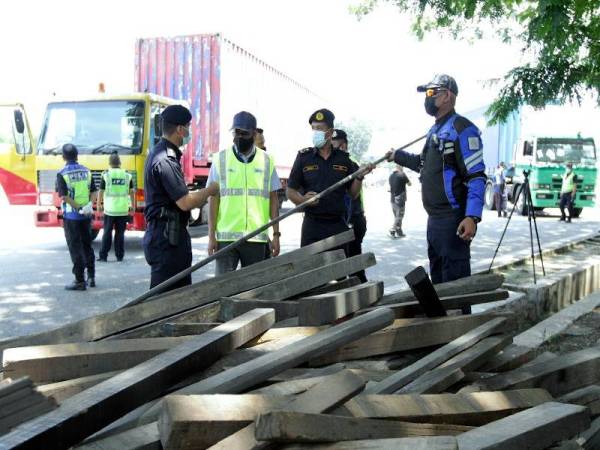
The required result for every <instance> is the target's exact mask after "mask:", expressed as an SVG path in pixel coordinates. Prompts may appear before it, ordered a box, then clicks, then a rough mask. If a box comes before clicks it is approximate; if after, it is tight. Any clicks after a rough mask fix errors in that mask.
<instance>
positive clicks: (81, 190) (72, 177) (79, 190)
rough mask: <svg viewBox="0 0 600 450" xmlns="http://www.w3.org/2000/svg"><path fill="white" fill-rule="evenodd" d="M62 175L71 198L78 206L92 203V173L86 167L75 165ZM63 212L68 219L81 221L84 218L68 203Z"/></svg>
mask: <svg viewBox="0 0 600 450" xmlns="http://www.w3.org/2000/svg"><path fill="white" fill-rule="evenodd" d="M61 175H62V177H63V180H65V184H66V185H67V189H68V191H69V197H71V198H72V199H73V200H74V201H75V203H77V204H78V205H81V206H84V205H87V204H88V203H89V201H90V186H91V184H92V173H91V172H90V171H89V170H88V169H87V168H86V167H84V166H81V165H79V164H75V165H68V166H67V167H65V170H64V171H63V172H62V173H61ZM63 211H64V216H65V218H67V219H81V218H82V217H83V216H82V215H81V214H79V212H77V211H76V210H74V209H73V207H72V206H71V205H69V204H68V203H67V202H63Z"/></svg>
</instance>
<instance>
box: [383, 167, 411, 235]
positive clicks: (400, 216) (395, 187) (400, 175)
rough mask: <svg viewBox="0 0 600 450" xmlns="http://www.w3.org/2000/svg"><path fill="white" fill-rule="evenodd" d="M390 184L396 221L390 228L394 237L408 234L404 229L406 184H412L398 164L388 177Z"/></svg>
mask: <svg viewBox="0 0 600 450" xmlns="http://www.w3.org/2000/svg"><path fill="white" fill-rule="evenodd" d="M388 182H389V184H390V197H391V198H390V201H391V203H392V212H393V213H394V223H393V225H392V228H391V229H390V236H391V237H392V238H393V239H396V238H403V237H404V236H406V235H405V234H404V232H403V231H402V221H403V220H404V211H405V206H406V197H407V196H406V186H407V185H408V186H410V180H409V179H408V177H407V176H406V174H405V173H404V170H402V166H401V165H399V164H396V170H394V171H393V172H392V174H391V175H390V178H389V179H388Z"/></svg>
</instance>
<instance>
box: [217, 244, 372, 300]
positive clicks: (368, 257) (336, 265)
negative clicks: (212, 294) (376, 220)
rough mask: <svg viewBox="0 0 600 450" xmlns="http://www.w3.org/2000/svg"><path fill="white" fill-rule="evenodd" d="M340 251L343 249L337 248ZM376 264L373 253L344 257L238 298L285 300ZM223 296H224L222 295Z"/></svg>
mask: <svg viewBox="0 0 600 450" xmlns="http://www.w3.org/2000/svg"><path fill="white" fill-rule="evenodd" d="M337 251H338V252H339V251H341V252H342V253H343V251H342V250H337ZM374 265H375V255H374V254H373V253H363V254H362V255H357V256H353V257H351V258H346V259H342V260H341V261H337V262H333V263H331V264H327V265H325V266H322V267H318V268H314V269H312V270H307V271H305V272H304V273H301V274H299V275H295V276H292V277H289V278H286V279H284V280H281V281H277V282H275V283H272V284H269V285H266V286H262V287H259V288H256V289H252V290H249V291H246V292H242V293H241V294H239V295H237V296H236V297H238V298H259V299H262V300H285V299H287V298H290V297H292V296H294V295H297V294H301V293H302V292H306V291H307V290H309V289H313V288H315V287H317V286H321V285H323V284H325V283H327V282H328V281H331V280H335V279H337V278H341V277H345V276H346V275H349V274H352V273H356V272H358V271H360V270H364V269H366V268H368V267H371V266H374ZM222 297H223V296H222Z"/></svg>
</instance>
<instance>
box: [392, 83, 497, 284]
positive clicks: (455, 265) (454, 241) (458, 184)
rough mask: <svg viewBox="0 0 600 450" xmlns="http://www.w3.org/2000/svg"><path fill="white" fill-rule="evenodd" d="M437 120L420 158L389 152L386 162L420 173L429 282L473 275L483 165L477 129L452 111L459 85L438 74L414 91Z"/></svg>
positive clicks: (481, 205)
mask: <svg viewBox="0 0 600 450" xmlns="http://www.w3.org/2000/svg"><path fill="white" fill-rule="evenodd" d="M417 91H418V92H424V93H425V111H426V112H427V113H428V114H429V115H431V116H434V117H435V124H434V125H433V126H432V127H431V129H430V130H429V132H428V133H427V141H426V142H425V146H424V148H423V151H422V153H421V154H420V155H415V154H412V153H408V152H405V151H402V150H397V151H395V152H394V151H391V152H390V153H389V156H390V158H389V159H390V161H392V160H393V161H395V162H396V163H397V164H400V165H401V166H404V167H408V168H409V169H412V170H414V171H417V172H420V180H421V184H422V188H421V193H422V198H423V206H424V208H425V210H426V211H427V214H428V216H429V218H428V220H427V245H428V249H427V253H428V256H429V267H430V275H431V280H432V282H433V283H442V282H446V281H452V280H456V279H458V278H463V277H467V276H469V275H471V264H470V258H471V254H470V245H471V241H472V240H473V238H474V237H475V233H476V232H477V223H479V222H480V221H481V213H482V209H483V199H484V192H485V183H486V176H485V165H484V162H483V145H482V142H481V137H480V135H481V133H480V131H479V129H478V128H477V127H476V126H475V125H474V124H473V123H472V122H470V121H469V120H468V119H466V118H465V117H463V116H461V115H459V114H457V113H456V112H455V111H454V106H455V103H456V96H457V94H458V86H457V84H456V81H455V80H454V78H452V77H451V76H449V75H444V74H440V75H436V76H435V77H434V79H433V80H432V81H431V82H430V83H427V84H424V85H421V86H419V87H418V88H417Z"/></svg>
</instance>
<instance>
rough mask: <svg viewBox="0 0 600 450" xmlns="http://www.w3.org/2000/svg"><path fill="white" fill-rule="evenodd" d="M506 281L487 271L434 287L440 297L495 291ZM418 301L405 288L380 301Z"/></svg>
mask: <svg viewBox="0 0 600 450" xmlns="http://www.w3.org/2000/svg"><path fill="white" fill-rule="evenodd" d="M502 283H504V277H503V276H502V275H500V274H496V273H486V274H478V275H472V276H470V277H465V278H460V279H458V280H454V281H449V282H447V283H440V284H435V285H434V288H435V291H436V292H437V295H438V296H439V297H448V296H451V295H465V294H473V293H475V292H485V291H493V290H494V289H498V288H499V287H500V286H502ZM414 301H417V299H416V298H415V296H414V294H413V293H412V291H411V290H409V289H407V290H403V291H398V292H394V293H391V294H388V295H384V296H383V298H382V299H381V300H380V301H379V304H380V305H389V304H393V303H401V302H414Z"/></svg>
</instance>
